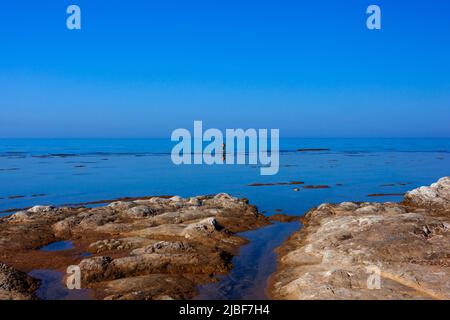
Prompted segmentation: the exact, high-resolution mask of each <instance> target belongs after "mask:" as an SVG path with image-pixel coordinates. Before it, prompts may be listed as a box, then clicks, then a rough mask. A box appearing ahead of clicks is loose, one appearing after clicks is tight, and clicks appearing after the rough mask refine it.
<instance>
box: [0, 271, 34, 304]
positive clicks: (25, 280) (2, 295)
mask: <svg viewBox="0 0 450 320" xmlns="http://www.w3.org/2000/svg"><path fill="white" fill-rule="evenodd" d="M38 287H39V281H38V280H35V279H33V278H32V277H30V276H28V275H27V274H26V273H24V272H20V271H17V270H15V269H14V268H12V267H9V266H7V265H6V264H4V263H0V300H34V299H36V296H35V291H36V290H37V289H38Z"/></svg>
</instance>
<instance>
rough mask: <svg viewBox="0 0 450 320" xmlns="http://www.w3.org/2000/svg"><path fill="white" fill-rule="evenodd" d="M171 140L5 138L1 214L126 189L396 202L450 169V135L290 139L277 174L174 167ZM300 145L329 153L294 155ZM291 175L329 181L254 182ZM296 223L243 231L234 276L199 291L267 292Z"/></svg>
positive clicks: (284, 205) (298, 207) (277, 202)
mask: <svg viewBox="0 0 450 320" xmlns="http://www.w3.org/2000/svg"><path fill="white" fill-rule="evenodd" d="M172 146H173V144H172V143H171V142H170V141H168V140H158V139H152V140H0V212H1V211H6V210H10V209H13V208H26V207H30V206H33V205H37V204H40V205H44V204H51V205H62V204H75V203H80V202H87V201H93V200H102V199H114V198H119V197H124V196H129V197H139V196H146V195H180V196H183V197H188V196H194V195H199V194H212V193H219V192H227V193H230V194H232V195H234V196H238V197H246V198H248V199H249V200H250V202H251V203H252V204H255V205H257V206H258V208H259V210H260V211H262V212H264V213H265V214H267V215H271V214H274V213H275V210H279V209H281V210H282V212H284V213H287V214H292V215H303V214H304V213H305V212H306V211H307V210H309V209H310V208H312V207H314V206H317V205H319V204H321V203H323V202H332V203H338V202H342V201H399V200H400V199H401V196H399V195H395V194H402V193H404V192H405V191H407V190H410V189H413V188H416V187H418V186H421V185H428V184H430V183H432V182H434V181H436V180H437V179H438V178H440V177H443V176H446V175H450V139H284V140H281V142H280V149H281V154H280V172H279V173H278V174H277V175H275V176H261V175H260V170H259V168H258V167H257V166H253V165H245V166H242V165H239V166H238V165H233V166H231V165H215V166H207V165H189V166H176V165H173V164H172V162H171V160H170V151H171V148H172ZM300 148H325V149H329V151H320V152H318V151H316V152H297V151H296V150H297V149H300ZM294 180H295V181H299V180H300V181H304V182H305V184H306V185H328V186H329V187H330V188H328V189H303V188H302V187H301V186H300V190H299V191H298V192H295V191H294V190H293V188H294V187H297V186H289V185H288V186H266V187H250V186H248V185H249V184H251V183H270V182H286V181H294ZM370 194H389V195H386V196H381V197H370V196H369V195H370ZM7 214H10V213H5V212H3V213H0V215H7ZM298 227H299V226H298V225H297V224H295V223H294V224H275V225H273V226H269V227H267V228H263V229H260V230H257V231H251V232H248V233H245V236H246V237H247V238H249V239H250V240H251V242H250V244H249V245H247V246H245V247H243V248H242V250H241V254H240V256H239V257H236V258H235V259H234V261H233V262H234V265H235V269H234V270H233V272H232V274H231V275H230V276H228V277H224V279H222V281H221V282H220V283H219V284H214V285H208V286H203V287H202V288H201V296H202V297H205V298H206V297H213V298H217V299H221V298H224V299H229V298H235V299H241V298H247V297H250V298H264V297H265V295H264V288H263V287H264V285H265V282H266V280H267V276H268V275H269V274H270V273H271V272H273V270H274V268H275V255H274V254H273V252H272V251H273V249H274V248H275V247H276V246H278V245H279V244H280V243H281V242H282V241H283V240H284V239H285V238H286V237H287V236H289V234H291V233H292V232H293V231H294V230H296V229H298ZM261 292H262V293H261Z"/></svg>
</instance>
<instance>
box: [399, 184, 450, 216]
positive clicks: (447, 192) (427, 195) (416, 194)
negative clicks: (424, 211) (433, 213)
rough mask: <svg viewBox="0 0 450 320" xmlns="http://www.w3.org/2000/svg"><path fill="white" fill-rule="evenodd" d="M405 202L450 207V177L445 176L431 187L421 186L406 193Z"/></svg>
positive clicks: (437, 207) (430, 206) (431, 206)
mask: <svg viewBox="0 0 450 320" xmlns="http://www.w3.org/2000/svg"><path fill="white" fill-rule="evenodd" d="M405 203H406V204H409V205H413V206H417V207H422V208H430V209H434V210H436V209H447V210H448V209H449V208H450V177H444V178H442V179H440V180H439V181H438V182H436V183H433V184H432V185H431V186H429V187H420V188H417V189H415V190H412V191H410V192H408V193H406V195H405Z"/></svg>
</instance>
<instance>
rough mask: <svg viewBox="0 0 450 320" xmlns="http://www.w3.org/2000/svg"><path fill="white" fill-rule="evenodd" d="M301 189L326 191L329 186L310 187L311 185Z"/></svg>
mask: <svg viewBox="0 0 450 320" xmlns="http://www.w3.org/2000/svg"><path fill="white" fill-rule="evenodd" d="M302 188H303V189H328V188H330V186H327V185H317V186H312V185H308V186H303V187H302Z"/></svg>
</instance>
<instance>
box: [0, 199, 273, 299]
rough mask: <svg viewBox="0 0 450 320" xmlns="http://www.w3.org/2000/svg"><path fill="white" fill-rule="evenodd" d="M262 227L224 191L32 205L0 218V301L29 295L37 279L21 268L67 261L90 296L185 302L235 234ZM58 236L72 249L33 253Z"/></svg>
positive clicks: (223, 267)
mask: <svg viewBox="0 0 450 320" xmlns="http://www.w3.org/2000/svg"><path fill="white" fill-rule="evenodd" d="M268 224H270V221H269V220H268V219H267V218H266V217H264V216H263V215H261V214H259V213H258V211H257V209H256V207H255V206H252V205H250V204H248V201H247V200H246V199H238V198H234V197H231V196H229V195H228V194H218V195H215V196H198V197H192V198H188V199H183V198H181V197H178V196H175V197H171V198H167V197H150V198H147V199H143V200H133V201H117V202H113V203H111V204H109V205H107V206H103V207H96V208H84V207H81V208H80V207H76V208H71V207H62V208H54V207H50V206H36V207H33V208H31V209H28V210H26V211H20V212H17V213H15V214H13V215H12V216H10V217H6V218H1V219H0V261H1V262H2V265H1V266H4V268H3V267H2V268H0V271H1V272H0V299H34V298H36V296H35V290H36V289H37V288H38V281H36V280H35V279H32V278H30V277H29V276H27V275H26V274H25V273H23V272H30V271H32V270H37V269H51V270H58V271H60V272H64V273H65V272H66V269H67V267H68V266H70V265H76V266H79V267H80V270H81V280H82V281H81V284H82V288H89V289H90V290H91V291H92V292H93V298H96V299H128V300H132V299H189V298H192V297H193V296H194V295H195V290H196V287H197V285H198V284H202V283H207V282H211V281H216V278H215V275H218V274H225V273H227V272H228V271H229V270H230V269H231V268H232V264H231V259H232V257H233V256H234V255H236V254H237V253H238V249H239V247H240V246H241V245H243V244H245V243H246V240H245V239H243V238H241V237H239V236H237V235H236V233H237V232H241V231H247V230H252V229H256V228H259V227H262V226H265V225H268ZM63 240H70V241H71V242H72V243H73V245H74V248H73V249H71V250H64V251H59V252H46V251H43V250H39V249H40V248H41V247H43V246H45V245H48V244H50V243H54V242H57V241H63ZM87 255H89V257H87V258H86V256H87ZM13 268H14V269H13ZM16 269H17V270H21V272H19V271H17V270H16ZM4 270H5V271H4Z"/></svg>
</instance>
